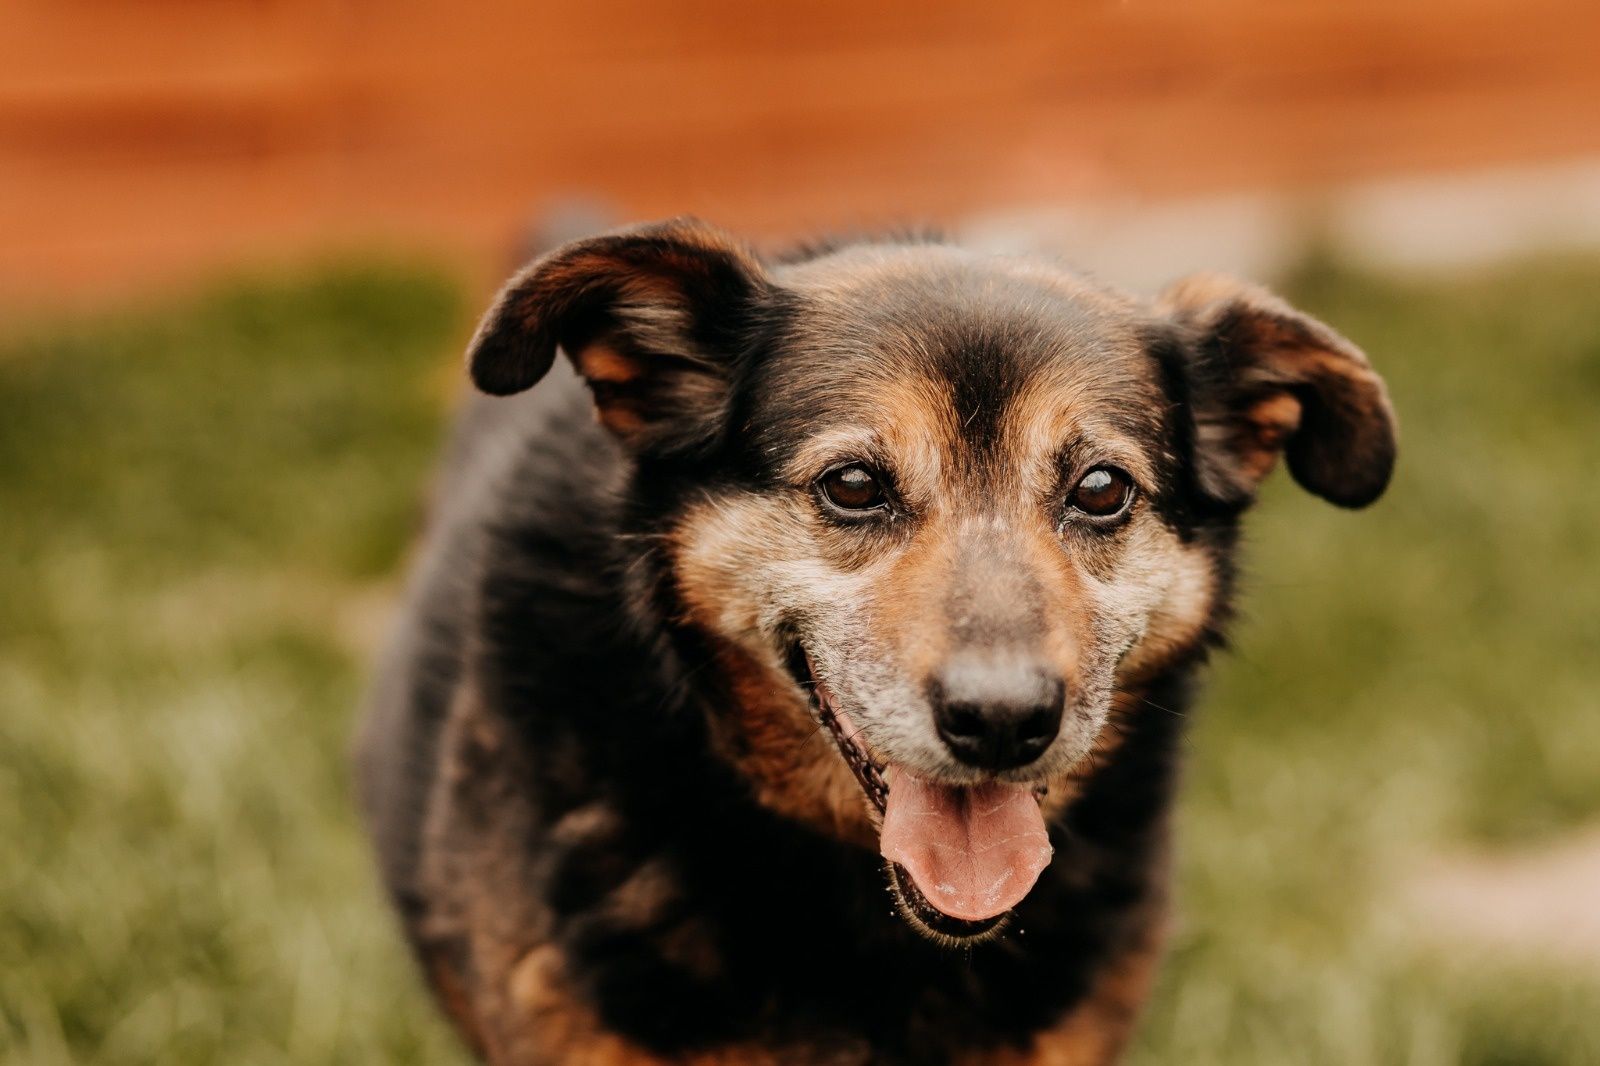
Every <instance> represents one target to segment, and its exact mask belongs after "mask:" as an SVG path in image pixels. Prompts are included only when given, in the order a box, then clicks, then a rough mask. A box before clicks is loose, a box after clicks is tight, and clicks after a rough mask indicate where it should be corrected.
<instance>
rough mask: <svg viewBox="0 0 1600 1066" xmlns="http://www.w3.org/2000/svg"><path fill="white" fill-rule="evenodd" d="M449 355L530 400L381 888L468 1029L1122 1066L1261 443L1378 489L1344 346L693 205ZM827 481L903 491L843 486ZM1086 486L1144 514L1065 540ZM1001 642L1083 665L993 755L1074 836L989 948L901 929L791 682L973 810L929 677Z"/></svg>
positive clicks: (1044, 276) (1231, 288) (387, 766)
mask: <svg viewBox="0 0 1600 1066" xmlns="http://www.w3.org/2000/svg"><path fill="white" fill-rule="evenodd" d="M558 346H559V349H560V350H562V351H564V352H565V353H566V354H567V355H568V356H569V357H570V361H571V364H572V366H573V367H574V368H575V369H576V371H577V373H576V374H573V373H572V372H571V371H569V370H567V369H565V367H562V368H558V369H556V370H555V371H553V372H552V363H553V362H554V361H555V356H556V353H557V350H558ZM469 359H470V366H471V373H472V376H473V379H474V380H475V382H476V383H477V384H478V386H479V387H480V389H482V390H483V391H485V392H487V393H491V394H496V395H501V396H504V395H507V394H512V393H521V392H522V391H523V390H529V389H530V388H531V387H532V386H534V385H535V384H536V383H537V384H538V388H533V389H531V391H529V392H527V393H526V395H522V396H517V397H516V398H513V399H489V398H484V397H480V398H478V399H476V400H475V401H473V402H472V403H471V404H470V405H469V407H468V408H467V410H466V411H465V412H464V414H463V417H462V419H461V421H460V423H459V425H458V428H457V430H456V435H455V439H454V441H453V443H452V447H451V452H450V455H449V458H448V461H447V463H446V470H445V474H444V477H443V483H442V488H441V490H440V493H439V498H438V500H437V506H436V508H435V512H434V515H433V518H432V520H431V529H430V531H429V535H428V537H427V543H426V547H425V550H424V553H423V557H422V559H421V562H420V565H419V567H418V571H417V574H416V576H415V580H414V582H413V585H412V593H411V596H410V602H409V607H408V609H407V611H406V614H405V617H404V619H403V622H402V624H401V626H400V629H399V632H398V635H397V637H396V639H395V640H394V642H393V645H392V647H391V649H390V651H389V653H388V655H387V657H386V660H385V662H384V663H383V666H382V669H381V672H380V678H379V682H378V685H377V688H376V691H375V693H374V696H373V699H372V701H371V706H370V708H369V711H368V714H367V717H366V721H365V725H364V728H363V732H362V738H361V743H360V752H359V755H360V769H361V785H362V798H363V802H364V806H365V808H366V811H367V815H368V819H369V822H370V825H371V828H372V831H373V833H374V835H375V837H376V840H377V845H378V851H379V854H380V859H381V866H382V871H383V875H384V878H385V880H386V883H387V885H388V887H389V889H390V891H391V893H392V895H393V898H394V900H395V901H396V903H397V904H398V907H399V909H400V911H401V913H402V915H403V918H404V922H405V926H406V930H407V932H408V934H409V936H410V939H411V942H412V944H413V946H414V947H415V949H416V952H417V955H418V956H419V958H420V960H421V963H422V966H423V969H424V971H425V972H426V974H427V975H428V978H429V980H430V982H431V984H432V986H433V989H434V991H435V992H436V994H437V996H438V998H439V1000H440V1002H441V1003H442V1005H443V1006H444V1008H445V1010H446V1011H447V1012H448V1013H449V1014H450V1016H451V1018H452V1019H453V1021H454V1022H455V1024H456V1025H457V1027H458V1028H459V1030H460V1032H461V1033H462V1034H463V1035H464V1037H465V1038H466V1040H467V1041H468V1042H469V1043H470V1044H471V1045H472V1047H473V1048H474V1049H475V1050H476V1051H477V1052H478V1053H479V1054H480V1055H482V1056H484V1057H485V1058H487V1059H488V1060H489V1061H492V1062H495V1063H595V1064H599V1063H624V1062H627V1063H657V1062H694V1063H763V1062H773V1063H777V1062H828V1063H867V1062H872V1063H895V1062H904V1063H940V1062H951V1063H955V1062H962V1063H966V1062H996V1063H1029V1062H1037V1063H1103V1062H1109V1061H1112V1060H1114V1059H1115V1058H1116V1056H1117V1054H1118V1052H1119V1049H1120V1048H1121V1047H1122V1045H1123V1043H1124V1041H1125V1039H1126V1038H1127V1036H1128V1033H1129V1030H1130V1028H1131V1025H1132V1023H1133V1020H1134V1018H1135V1015H1136V1012H1137V1010H1138V1008H1139V1006H1140V1004H1141V1002H1142V1000H1143V999H1144V997H1145V994H1146V991H1147V989H1148V987H1149V984H1150V980H1151V976H1152V972H1153V970H1154V967H1155V963H1156V961H1157V958H1158V955H1159V951H1160V947H1161V941H1162V926H1163V915H1164V909H1165V903H1164V895H1165V883H1166V854H1167V832H1168V812H1169V809H1170V806H1171V803H1172V795H1173V787H1174V775H1175V771H1176V763H1177V755H1178V748H1179V741H1180V732H1181V726H1182V720H1183V715H1184V713H1185V710H1186V708H1187V707H1188V706H1189V702H1190V690H1191V682H1192V678H1193V675H1194V674H1195V672H1196V668H1197V667H1198V665H1199V664H1200V663H1201V661H1202V660H1203V659H1204V657H1205V655H1206V653H1207V650H1208V649H1209V648H1211V647H1213V646H1214V645H1216V644H1217V643H1218V641H1219V639H1220V636H1221V631H1222V628H1223V625H1224V623H1225V621H1226V619H1227V616H1228V609H1229V602H1230V598H1231V593H1232V588H1233V584H1234V569H1233V555H1234V546H1235V539H1236V531H1237V528H1238V522H1239V519H1240V516H1241V514H1242V513H1243V512H1244V511H1245V510H1246V509H1247V507H1248V506H1249V504H1250V503H1251V501H1252V499H1253V497H1254V494H1255V491H1256V488H1257V486H1258V485H1259V483H1260V482H1261V480H1262V478H1263V477H1264V476H1265V475H1266V474H1267V473H1268V471H1269V470H1270V469H1271V468H1272V466H1273V465H1274V461H1275V459H1276V457H1277V455H1278V454H1279V453H1280V452H1282V453H1284V454H1285V455H1286V456H1287V461H1288V466H1289V469H1290V471H1291V472H1292V473H1293V474H1294V476H1295V478H1296V479H1297V480H1298V481H1299V482H1300V483H1301V484H1302V485H1303V486H1305V487H1306V488H1307V489H1309V490H1310V491H1312V492H1314V493H1317V494H1318V495H1321V496H1323V497H1325V498H1327V499H1329V500H1331V501H1333V502H1334V503H1337V504H1340V505H1344V506H1352V507H1359V506H1363V505H1365V504H1367V503H1369V502H1371V501H1372V500H1373V499H1375V498H1376V497H1377V496H1378V495H1379V494H1380V493H1381V492H1382V491H1383V489H1384V487H1385V485H1386V483H1387V481H1388V478H1389V474H1390V470H1391V467H1392V465H1393V460H1394V426H1393V417H1392V414H1391V412H1390V408H1389V403H1388V400H1387V398H1386V395H1385V392H1384V388H1383V385H1382V383H1381V381H1380V380H1379V379H1378V378H1377V376H1376V375H1375V374H1374V373H1373V371H1372V369H1371V368H1370V366H1369V365H1368V363H1367V361H1366V359H1365V358H1364V357H1363V356H1362V355H1361V353H1360V352H1359V351H1357V350H1356V349H1355V348H1354V347H1353V346H1352V345H1351V344H1350V343H1349V342H1347V341H1345V340H1344V339H1342V338H1341V337H1339V336H1338V335H1336V334H1335V333H1333V332H1332V331H1331V330H1329V329H1328V328H1327V327H1326V326H1324V325H1322V324H1320V323H1318V322H1315V321H1313V320H1312V319H1310V318H1308V317H1306V316H1304V315H1302V314H1300V313H1299V312H1297V311H1295V310H1293V309H1291V308H1290V307H1289V306H1287V305H1286V304H1284V303H1283V302H1282V301H1280V300H1278V299H1277V298H1275V297H1273V296H1271V295H1269V294H1268V293H1266V292H1264V291H1263V290H1261V289H1258V288H1255V287H1253V286H1250V285H1246V284H1242V283H1239V282H1234V281H1231V280H1227V279H1223V278H1215V277H1206V278H1197V279H1190V280H1188V281H1185V282H1181V283H1179V284H1177V285H1175V286H1174V287H1172V288H1171V289H1169V290H1168V291H1167V292H1165V293H1164V294H1163V295H1162V296H1160V297H1159V298H1158V299H1156V300H1155V301H1149V302H1146V301H1140V300H1135V299H1133V298H1130V297H1127V296H1124V295H1121V294H1118V293H1116V292H1113V291H1110V290H1107V289H1105V288H1102V287H1100V286H1098V285H1096V284H1094V283H1091V282H1089V281H1087V280H1085V279H1084V278H1082V277H1081V276H1078V275H1076V274H1073V273H1071V272H1069V271H1066V270H1064V269H1061V268H1058V267H1056V266H1054V265H1052V264H1050V263H1048V262H1045V261H1042V260H1037V259H1024V258H1006V257H995V256H986V255H978V254H973V253H970V252H966V251H963V250H960V249H958V248H955V247H952V246H949V245H946V244H943V243H940V242H938V241H937V240H929V239H922V238H917V239H906V240H889V241H881V242H870V241H869V242H861V243H856V244H849V245H844V246H838V247H821V248H815V249H811V250H808V251H806V252H805V253H803V254H799V255H795V256H792V257H789V258H787V259H775V260H770V261H768V260H763V259H761V258H759V257H758V256H756V255H755V254H754V253H752V252H751V251H750V250H749V249H747V248H746V247H745V246H743V245H742V244H740V243H739V242H738V241H736V240H734V239H732V238H730V237H728V236H727V235H725V234H723V233H721V232H718V231H716V230H713V229H711V228H709V227H707V226H704V225H702V224H700V223H697V222H694V221H687V220H680V221H675V222H670V223H664V224H660V225H654V226H646V227H641V228H636V229H631V230H624V231H619V232H616V233H612V234H608V235H604V236H600V237H595V238H591V239H588V240H584V241H578V242H576V243H573V244H569V245H567V246H565V247H563V248H560V249H559V250H556V251H554V252H552V253H551V254H549V255H546V256H545V257H543V258H542V259H539V260H538V261H537V262H535V263H534V264H533V265H531V266H530V267H529V268H527V269H526V270H525V271H524V272H523V273H522V274H521V275H520V276H518V277H517V278H515V279H514V280H513V281H512V282H511V283H510V285H509V286H508V287H507V288H506V290H505V291H504V293H503V294H502V296H501V297H500V299H499V301H498V303H497V304H496V305H495V307H494V308H493V309H492V310H491V311H490V312H489V314H488V316H487V317H486V319H485V321H484V323H483V325H482V327H481V328H480V330H479V332H478V335H477V337H476V338H475V339H474V341H473V343H472V349H471V352H470V354H469ZM547 375H548V379H547V380H544V381H542V382H541V379H542V378H546V377H547ZM585 385H587V389H586V388H585ZM843 460H859V461H865V462H869V463H870V464H871V465H872V466H873V468H874V469H875V470H878V471H881V472H884V475H885V477H886V478H887V479H892V484H893V489H894V502H893V506H892V507H891V508H888V509H886V510H885V511H883V512H882V513H881V514H879V515H877V516H875V517H873V518H872V519H870V520H868V521H857V520H854V518H852V517H850V516H841V515H840V514H838V513H835V511H834V510H833V509H831V508H830V507H829V506H827V505H826V504H825V503H824V501H823V500H822V499H821V498H820V497H819V496H818V494H817V491H816V488H815V485H816V482H817V479H818V477H819V476H820V475H821V474H823V473H824V472H825V471H826V470H828V469H830V467H831V465H832V464H836V463H838V462H840V461H843ZM1102 463H1112V464H1114V465H1115V466H1117V467H1118V468H1120V469H1122V470H1125V471H1127V472H1128V474H1129V475H1131V477H1132V479H1133V481H1134V482H1135V483H1136V485H1137V495H1136V497H1135V499H1134V501H1133V503H1132V505H1131V507H1130V509H1129V510H1128V511H1127V512H1126V514H1125V515H1123V516H1122V517H1121V518H1120V519H1118V520H1116V521H1114V522H1111V523H1095V522H1086V521H1084V520H1083V516H1082V515H1079V514H1076V513H1075V512H1072V511H1071V510H1070V508H1067V509H1064V505H1063V500H1064V499H1066V498H1067V497H1068V495H1069V494H1070V492H1071V490H1072V486H1073V483H1074V478H1076V477H1077V476H1079V475H1080V474H1081V472H1082V471H1084V470H1086V469H1088V468H1089V467H1091V466H1093V465H1095V464H1102ZM996 647H999V648H1002V649H1006V648H1020V647H1026V648H1027V649H1029V654H1030V655H1033V656H1034V657H1035V658H1036V659H1039V660H1040V661H1044V662H1046V663H1048V664H1049V665H1050V668H1051V669H1052V670H1054V671H1055V672H1056V673H1057V674H1058V675H1059V676H1060V677H1062V678H1063V679H1065V681H1066V691H1067V693H1068V696H1067V713H1066V717H1065V721H1064V724H1063V726H1062V727H1061V732H1060V735H1059V737H1058V738H1057V739H1056V741H1055V742H1054V744H1053V745H1052V746H1051V748H1050V749H1049V750H1048V751H1047V752H1046V754H1045V755H1044V756H1043V757H1041V758H1040V759H1039V761H1038V762H1036V763H1034V764H1032V765H1029V766H1026V767H1023V768H1022V769H1020V770H1017V771H1012V772H1009V773H1008V774H1006V775H1004V776H1005V778H1006V779H1007V780H1010V781H1023V782H1029V783H1034V784H1037V785H1039V786H1041V787H1045V786H1047V787H1048V794H1047V795H1045V797H1044V798H1043V800H1042V801H1041V802H1042V803H1043V809H1044V813H1045V815H1046V818H1047V822H1048V824H1049V833H1050V838H1051V842H1052V844H1053V846H1054V849H1055V855H1054V860H1053V862H1052V863H1051V864H1050V865H1049V867H1048V868H1047V869H1046V870H1045V872H1044V874H1043V876H1042V877H1041V878H1040V880H1039V881H1038V883H1037V884H1036V885H1035V887H1034V888H1033V890H1032V892H1031V893H1030V894H1029V895H1028V896H1027V898H1026V899H1025V900H1024V901H1023V902H1022V903H1021V904H1020V906H1018V907H1017V908H1016V910H1015V912H1014V914H1013V915H1012V916H1011V920H1010V922H1009V924H1008V926H1007V927H1006V928H1004V929H1003V930H1002V931H1001V932H1000V933H999V934H998V935H996V936H994V937H993V938H992V939H990V940H989V941H988V942H983V943H977V942H974V943H971V944H968V945H967V946H966V947H965V948H964V949H961V950H951V949H950V947H949V946H948V945H941V944H938V943H935V942H933V941H932V940H930V939H929V938H927V937H926V936H924V935H922V934H923V933H925V932H927V930H925V929H919V928H915V926H917V925H918V923H917V922H916V920H915V919H914V918H913V919H912V920H911V921H910V922H907V921H904V920H902V918H901V917H900V916H897V914H896V906H895V900H894V899H892V898H891V895H890V893H889V892H888V891H887V890H886V880H885V871H884V866H883V861H882V860H881V859H880V858H879V856H878V854H877V825H878V822H877V816H876V811H875V810H874V808H873V806H872V804H871V803H869V802H868V800H867V798H866V796H865V795H864V794H863V791H862V789H861V787H859V785H858V782H857V780H856V778H855V777H854V776H853V775H852V773H851V770H850V768H849V767H848V766H847V764H846V760H845V759H844V758H842V757H841V747H840V746H838V745H836V744H835V743H834V742H833V740H832V739H830V736H829V735H828V733H827V732H825V731H822V730H819V726H818V721H817V718H816V716H815V715H816V710H817V705H816V704H815V703H814V702H811V701H809V700H808V693H807V692H806V687H807V682H808V680H811V679H808V678H807V677H806V676H804V673H803V672H802V673H801V674H799V675H797V674H796V672H795V670H794V664H795V663H796V662H797V661H809V663H810V666H811V668H812V669H814V671H815V675H816V676H815V680H821V681H825V682H826V683H827V686H828V688H829V689H830V690H831V692H832V698H833V699H834V701H836V703H837V704H839V705H840V706H841V707H843V708H846V709H848V712H849V716H850V719H851V721H853V722H854V723H855V725H856V727H857V728H858V729H859V731H860V733H859V735H858V737H857V738H856V739H855V741H854V743H856V744H858V745H860V748H861V750H862V751H864V752H867V753H869V754H870V755H871V757H872V759H873V760H874V761H876V762H880V763H888V764H892V765H896V766H906V767H911V768H914V769H915V770H916V772H917V773H919V774H924V775H929V776H932V777H936V778H939V779H941V780H944V781H948V782H951V783H957V784H959V783H964V782H971V781H974V780H977V779H978V777H980V776H982V775H978V774H976V772H975V771H972V770H971V769H968V768H963V767H961V766H959V765H957V764H954V763H953V762H952V761H951V760H950V758H949V757H948V754H947V753H945V752H944V751H943V749H942V748H941V746H940V744H939V741H938V738H937V736H936V734H935V732H934V730H933V728H932V726H931V725H930V724H929V718H930V713H929V710H928V696H927V679H928V678H929V677H930V676H931V674H932V672H934V671H937V670H938V669H940V668H941V667H942V666H943V665H945V664H947V663H948V662H949V661H950V660H951V659H952V657H956V656H960V655H963V654H967V653H969V652H971V651H972V649H975V648H976V649H980V650H981V649H990V650H992V649H994V648H996ZM892 787H893V779H892V778H891V781H890V788H891V789H892ZM902 902H903V901H902Z"/></svg>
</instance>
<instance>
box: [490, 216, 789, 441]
mask: <svg viewBox="0 0 1600 1066" xmlns="http://www.w3.org/2000/svg"><path fill="white" fill-rule="evenodd" d="M769 288H770V286H769V283H768V281H767V276H766V273H765V271H764V270H763V268H762V266H761V264H760V262H759V261H758V260H757V259H756V257H755V256H754V254H753V253H751V252H750V251H749V250H748V249H747V248H745V247H744V246H743V245H742V244H740V243H739V242H738V241H737V240H735V239H734V238H732V237H730V236H728V235H727V234H725V233H722V232H721V231H719V230H716V229H713V228H711V227H710V226H707V225H704V224H703V223H700V222H698V221H695V220H693V219H675V220H673V221H670V222H661V223H654V224H651V225H645V226H637V227H632V228H628V229H622V230H616V231H613V232H611V233H607V234H603V235H601V236H597V237H590V238H588V239H586V240H580V241H575V242H573V243H571V244H568V245H565V246H563V247H561V248H558V249H556V250H555V251H553V252H551V253H549V254H548V255H545V256H544V257H542V258H540V259H538V260H536V261H535V262H533V263H532V264H531V265H529V266H528V267H527V268H525V269H524V270H523V271H522V272H521V273H520V274H518V275H517V276H516V277H515V278H513V279H512V280H511V281H510V283H509V284H507V285H506V287H505V288H504V289H503V290H502V291H501V293H500V296H499V298H498V299H496V301H495V304H494V306H493V307H492V308H490V310H489V313H488V314H487V315H485V316H484V319H483V322H482V324H481V325H480V326H479V327H478V332H477V335H476V336H475V337H474V338H473V340H472V344H471V346H470V348H469V349H468V354H467V362H468V367H469V369H470V371H471V374H472V380H473V382H474V384H476V385H477V386H478V388H480V389H482V390H483V391H484V392H487V393H490V394H492V395H495V396H506V395H510V394H511V393H515V392H521V391H522V390H523V389H526V388H529V387H531V386H532V385H534V384H535V383H536V382H537V381H538V380H539V379H540V378H542V377H544V375H545V374H546V373H547V372H548V371H549V369H550V366H551V363H552V362H554V360H555V353H556V348H557V347H558V346H559V347H560V348H561V349H562V350H563V351H565V352H566V353H567V355H568V357H569V358H571V360H572V363H573V366H574V367H576V368H577V371H578V373H579V374H580V375H582V377H583V378H584V379H585V380H586V381H587V382H588V383H589V387H590V389H591V391H592V392H593V393H594V401H595V409H596V411H597V413H598V414H599V418H600V421H601V423H602V424H604V425H605V426H606V428H608V429H610V430H611V431H612V432H613V433H615V434H616V435H617V436H618V437H620V438H622V439H623V441H625V442H626V443H628V444H630V445H632V446H634V447H645V446H649V445H665V444H687V443H692V442H694V441H697V440H704V439H706V438H707V437H708V436H709V435H710V432H711V431H712V430H713V429H714V428H715V427H716V426H717V425H718V424H719V418H720V416H721V414H722V413H723V409H724V407H725V406H726V403H727V395H728V385H729V379H730V377H731V374H732V369H733V364H734V362H735V361H736V360H737V358H738V355H739V353H740V351H741V350H742V348H743V347H744V346H745V345H746V344H748V341H749V335H750V329H751V324H752V322H753V320H754V319H755V317H756V313H757V309H758V308H759V307H760V305H761V303H762V301H763V298H764V297H765V295H766V294H767V292H768V291H769Z"/></svg>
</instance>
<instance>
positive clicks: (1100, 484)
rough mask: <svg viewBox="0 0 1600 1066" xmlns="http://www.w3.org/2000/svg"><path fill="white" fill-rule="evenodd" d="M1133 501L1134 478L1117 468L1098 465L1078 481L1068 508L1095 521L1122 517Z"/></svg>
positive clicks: (1068, 500) (1070, 497) (1068, 502)
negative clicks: (1117, 516)
mask: <svg viewBox="0 0 1600 1066" xmlns="http://www.w3.org/2000/svg"><path fill="white" fill-rule="evenodd" d="M1132 499H1133V479H1132V478H1130V477H1129V476H1128V475H1127V474H1125V473H1123V472H1122V471H1121V470H1118V469H1117V468H1116V467H1114V466H1097V467H1095V468H1094V469H1093V470H1091V471H1089V472H1088V473H1087V474H1085V475H1083V477H1082V478H1080V479H1079V480H1078V484H1077V487H1076V488H1074V489H1073V490H1072V495H1071V496H1069V497H1068V498H1067V504H1068V506H1070V507H1072V508H1073V509H1074V510H1078V511H1082V512H1083V513H1084V514H1086V515H1092V516H1093V517H1095V518H1110V517H1112V516H1114V515H1118V514H1121V513H1122V511H1123V510H1124V509H1125V508H1127V506H1128V501H1130V500H1132Z"/></svg>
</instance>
